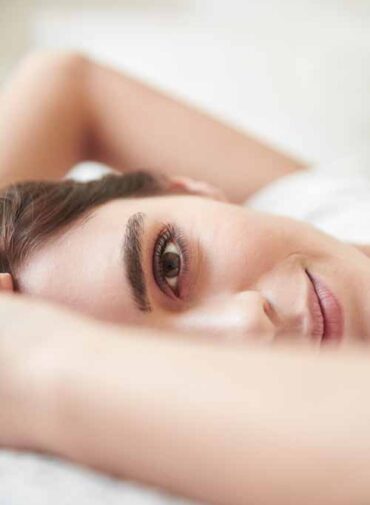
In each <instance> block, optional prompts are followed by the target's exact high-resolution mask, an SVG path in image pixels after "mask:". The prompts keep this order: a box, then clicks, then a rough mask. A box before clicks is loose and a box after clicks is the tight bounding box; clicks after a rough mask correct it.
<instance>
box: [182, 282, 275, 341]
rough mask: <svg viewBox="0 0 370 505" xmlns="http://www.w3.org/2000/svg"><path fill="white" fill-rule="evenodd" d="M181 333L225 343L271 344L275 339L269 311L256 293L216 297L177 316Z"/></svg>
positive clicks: (246, 292) (270, 310)
mask: <svg viewBox="0 0 370 505" xmlns="http://www.w3.org/2000/svg"><path fill="white" fill-rule="evenodd" d="M179 324H180V326H181V330H185V331H191V332H196V333H200V334H201V335H203V336H206V337H207V336H209V337H212V338H221V339H222V340H228V341H247V340H258V341H261V340H262V341H266V342H271V341H272V340H273V339H274V336H275V333H276V332H275V325H274V323H273V318H272V308H271V306H270V304H269V302H268V301H267V300H266V299H265V298H264V297H263V296H262V295H261V294H260V293H259V292H258V291H244V292H241V293H237V294H233V295H230V296H227V297H226V296H225V297H218V298H215V299H213V300H211V301H208V302H207V303H204V304H202V305H200V306H198V307H196V308H194V309H191V310H189V311H188V312H187V313H185V314H183V315H182V316H181V317H180V320H179Z"/></svg>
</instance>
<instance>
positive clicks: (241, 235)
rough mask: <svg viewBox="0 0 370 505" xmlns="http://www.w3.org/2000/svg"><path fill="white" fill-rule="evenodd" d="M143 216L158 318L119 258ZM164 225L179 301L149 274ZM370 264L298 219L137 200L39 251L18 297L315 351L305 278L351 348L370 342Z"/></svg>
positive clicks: (111, 207) (169, 199) (105, 209)
mask: <svg viewBox="0 0 370 505" xmlns="http://www.w3.org/2000/svg"><path fill="white" fill-rule="evenodd" d="M184 209H187V210H186V212H184ZM137 213H142V214H144V215H145V216H146V218H145V225H144V238H143V267H144V272H145V279H146V283H147V289H148V298H149V301H150V304H151V308H152V310H151V311H147V312H145V311H142V310H140V309H139V308H138V307H137V304H136V303H135V301H134V298H133V296H132V290H131V287H130V285H129V282H128V279H127V275H126V272H125V269H124V267H123V261H122V253H121V245H122V242H123V236H124V233H125V228H126V225H127V222H128V220H129V219H130V217H131V216H133V215H135V214H137ZM167 223H170V224H173V225H175V226H176V227H178V228H179V229H180V230H181V232H182V234H183V236H184V238H185V240H186V241H187V249H188V251H189V256H190V260H189V265H188V268H187V269H186V272H185V269H184V258H182V254H181V250H180V249H179V245H178V244H177V242H176V239H174V240H173V242H172V243H174V244H175V247H176V248H175V251H176V254H177V255H178V257H179V258H180V262H181V258H182V261H183V271H181V267H180V271H179V273H178V275H176V277H175V278H174V279H173V280H175V281H176V285H178V286H179V287H180V292H179V296H177V295H176V294H175V293H174V292H173V288H172V289H171V286H170V285H169V284H168V280H166V279H165V281H164V282H165V288H164V289H163V290H162V289H161V286H160V285H159V284H158V283H157V282H156V278H155V276H154V274H153V272H154V271H155V269H156V266H154V267H153V262H152V258H153V248H154V243H155V241H156V240H157V237H158V235H160V233H161V232H162V229H163V226H164V225H166V224H167ZM225 249H227V251H228V254H227V255H225V253H224V251H225ZM261 251H268V252H269V253H268V254H261ZM76 258H77V259H76ZM162 261H163V255H162ZM369 261H370V260H369V259H368V258H367V257H366V256H365V255H364V254H362V253H361V252H359V251H358V250H357V249H355V248H354V247H352V246H350V245H347V244H344V243H342V242H340V241H337V240H335V239H333V238H332V237H330V236H328V235H326V234H323V233H321V232H319V231H317V230H316V229H315V228H313V227H312V226H310V225H307V224H305V223H302V222H299V221H295V220H292V219H288V218H284V217H280V216H271V215H269V214H264V213H260V212H256V211H252V210H249V209H245V208H242V207H239V206H237V205H233V204H228V203H226V202H220V201H217V200H211V199H209V198H204V197H200V196H194V195H186V196H164V197H154V198H140V199H135V198H134V199H128V200H123V199H121V200H114V201H112V202H109V203H107V204H105V205H102V206H100V207H99V208H97V209H95V210H94V211H93V212H92V213H91V214H90V215H89V216H88V218H87V219H83V220H82V221H81V222H79V223H77V224H74V225H73V226H71V227H70V228H69V229H68V231H67V232H63V233H61V234H59V236H58V237H57V238H56V239H53V240H50V241H49V243H47V244H45V245H44V246H43V247H41V249H40V250H39V251H37V252H36V253H35V254H33V255H31V257H29V259H28V261H27V264H26V265H25V266H24V267H23V268H22V270H21V273H20V287H21V290H22V291H23V292H25V293H29V294H33V295H37V296H40V297H42V298H46V299H49V300H54V301H56V302H60V303H63V304H66V305H68V306H70V307H72V308H74V309H77V310H79V311H81V312H84V313H86V314H88V315H91V316H94V317H97V318H99V319H103V320H106V321H111V322H115V323H119V324H124V323H126V324H133V325H145V326H149V327H152V328H153V327H157V328H162V329H170V330H178V331H180V332H194V333H198V334H206V335H207V336H209V337H212V338H221V339H230V340H232V341H238V342H239V341H247V340H249V339H253V340H255V339H257V340H259V341H267V342H284V341H293V342H297V343H303V344H307V343H310V344H312V345H315V346H317V345H320V343H321V340H320V338H319V337H318V336H315V335H313V326H312V322H311V319H310V314H309V308H308V303H309V302H308V301H309V292H310V281H309V278H308V276H307V274H306V272H305V269H308V270H309V272H310V273H313V274H316V275H318V276H319V277H320V278H321V279H322V280H323V281H324V282H325V283H326V284H327V285H328V286H329V287H330V289H331V290H332V291H333V292H334V293H335V295H336V297H337V298H338V299H339V300H340V304H341V306H342V309H343V314H344V321H345V329H344V341H345V342H350V341H354V340H357V339H360V340H362V339H363V338H364V337H367V336H369V335H370V317H369V310H370V309H369V306H368V305H366V304H364V300H369V299H370V297H369V291H370V288H369V286H370V268H369ZM338 272H340V275H338Z"/></svg>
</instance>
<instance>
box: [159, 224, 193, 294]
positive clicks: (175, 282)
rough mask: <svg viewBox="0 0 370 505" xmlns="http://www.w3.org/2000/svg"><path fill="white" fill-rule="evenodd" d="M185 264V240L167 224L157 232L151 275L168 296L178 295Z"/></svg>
mask: <svg viewBox="0 0 370 505" xmlns="http://www.w3.org/2000/svg"><path fill="white" fill-rule="evenodd" d="M185 266H186V244H185V241H184V239H183V237H182V236H181V235H180V232H179V231H178V230H176V229H175V228H174V227H173V226H167V227H166V228H165V229H164V230H163V231H162V232H161V233H160V234H159V236H158V238H157V241H156V243H155V246H154V254H153V276H154V279H155V281H156V283H157V284H158V287H159V288H160V289H161V291H163V292H164V293H165V294H167V295H169V296H173V295H175V296H176V297H179V296H180V291H181V289H180V288H181V277H182V276H183V273H184V271H185V270H186V268H185Z"/></svg>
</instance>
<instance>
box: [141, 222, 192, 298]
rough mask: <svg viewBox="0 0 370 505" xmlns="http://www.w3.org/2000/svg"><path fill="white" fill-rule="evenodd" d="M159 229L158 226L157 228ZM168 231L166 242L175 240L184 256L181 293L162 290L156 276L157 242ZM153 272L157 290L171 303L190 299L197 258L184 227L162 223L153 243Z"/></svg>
mask: <svg viewBox="0 0 370 505" xmlns="http://www.w3.org/2000/svg"><path fill="white" fill-rule="evenodd" d="M157 230H158V228H157ZM166 231H167V232H168V233H169V234H170V236H169V239H168V240H167V242H166V243H168V242H170V241H173V242H174V243H175V244H176V245H177V247H178V248H179V249H180V252H181V258H182V265H181V271H180V274H179V275H180V279H179V294H178V295H176V294H174V293H172V296H171V294H167V293H166V292H165V291H164V290H161V288H160V287H159V286H158V283H157V280H156V277H155V272H154V260H155V258H154V255H155V248H156V244H157V243H158V240H159V239H160V237H161V236H163V234H164V233H166ZM164 247H165V246H164ZM150 261H151V273H152V276H151V277H152V279H153V282H154V284H155V286H156V290H157V291H159V292H160V293H161V294H162V295H164V297H165V298H166V301H169V302H170V303H171V301H172V303H174V302H175V303H177V304H178V303H179V302H187V301H188V295H189V293H190V292H192V289H191V288H192V283H193V281H192V279H193V272H194V264H195V258H194V246H193V244H192V242H191V240H189V239H188V238H187V237H186V236H185V234H184V232H183V231H182V229H181V228H180V227H179V226H178V225H176V224H172V223H164V224H163V223H162V225H161V226H160V228H159V230H158V231H157V232H156V234H155V237H154V238H153V243H152V246H151V258H150ZM168 289H169V291H171V288H170V286H168Z"/></svg>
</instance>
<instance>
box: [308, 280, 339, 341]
mask: <svg viewBox="0 0 370 505" xmlns="http://www.w3.org/2000/svg"><path fill="white" fill-rule="evenodd" d="M306 273H307V276H308V278H309V280H310V284H311V286H312V288H313V289H311V290H310V295H309V302H308V304H309V311H310V314H311V320H312V337H313V338H315V339H318V340H319V341H320V342H321V344H326V343H329V342H336V343H339V342H340V341H341V339H342V337H343V327H344V321H343V310H342V307H341V306H340V304H339V302H338V300H337V298H336V297H335V296H334V294H333V293H332V292H331V291H330V289H329V288H328V287H327V285H326V284H325V283H324V282H323V281H322V280H321V279H320V278H319V277H317V276H316V275H314V274H312V273H311V272H309V271H308V270H306Z"/></svg>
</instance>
